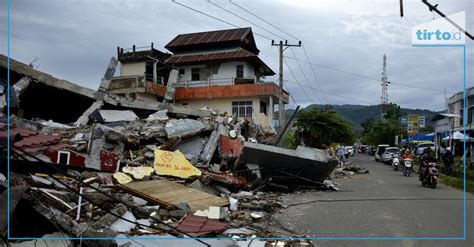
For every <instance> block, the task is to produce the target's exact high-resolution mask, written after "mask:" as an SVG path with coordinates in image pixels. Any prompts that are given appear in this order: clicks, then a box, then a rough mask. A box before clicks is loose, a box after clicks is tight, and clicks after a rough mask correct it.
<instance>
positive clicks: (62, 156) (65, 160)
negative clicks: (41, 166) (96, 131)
mask: <svg viewBox="0 0 474 247" xmlns="http://www.w3.org/2000/svg"><path fill="white" fill-rule="evenodd" d="M70 159H71V152H68V151H58V160H57V161H56V163H58V164H62V165H69V161H70Z"/></svg>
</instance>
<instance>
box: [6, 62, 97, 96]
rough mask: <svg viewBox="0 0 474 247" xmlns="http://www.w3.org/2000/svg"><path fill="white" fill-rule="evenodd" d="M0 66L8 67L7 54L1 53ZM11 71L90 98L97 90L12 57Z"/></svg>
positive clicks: (11, 82) (13, 82)
mask: <svg viewBox="0 0 474 247" xmlns="http://www.w3.org/2000/svg"><path fill="white" fill-rule="evenodd" d="M0 67H1V68H4V69H8V62H7V56H5V55H3V54H0ZM10 71H12V72H14V73H16V74H18V75H20V76H28V77H30V78H32V79H34V80H36V81H37V82H39V83H42V84H45V85H48V86H51V87H55V88H58V89H61V90H68V91H71V92H74V93H77V94H80V95H83V96H86V97H89V98H94V93H95V90H92V89H90V88H86V87H83V86H80V85H78V84H76V83H73V82H70V81H67V80H64V79H59V78H56V77H54V76H52V75H50V74H46V73H43V72H41V71H38V70H36V69H34V68H32V67H30V66H29V65H27V64H24V63H22V62H19V61H17V60H15V59H13V58H11V57H10ZM15 83H16V81H10V85H14V84H15Z"/></svg>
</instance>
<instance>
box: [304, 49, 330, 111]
mask: <svg viewBox="0 0 474 247" xmlns="http://www.w3.org/2000/svg"><path fill="white" fill-rule="evenodd" d="M301 48H303V52H304V54H305V56H306V60H307V62H308V63H309V67H310V68H311V72H312V73H313V76H314V79H315V80H316V83H317V84H318V88H319V89H320V90H321V93H322V95H323V98H324V100H326V102H327V103H328V105H329V106H331V103H330V102H329V100H328V98H327V97H326V94H325V93H324V91H323V88H322V87H321V84H320V83H319V80H318V77H317V76H316V72H315V71H314V68H313V65H312V64H311V61H310V60H309V55H308V52H307V51H306V48H305V47H304V44H303V43H302V44H301ZM295 57H296V56H295Z"/></svg>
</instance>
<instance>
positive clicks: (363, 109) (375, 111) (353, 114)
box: [277, 104, 437, 134]
mask: <svg viewBox="0 0 474 247" xmlns="http://www.w3.org/2000/svg"><path fill="white" fill-rule="evenodd" d="M312 108H324V109H325V108H326V106H324V105H314V104H313V105H309V106H307V107H306V108H304V109H303V111H307V110H309V109H312ZM332 109H333V110H334V111H335V112H337V113H338V114H339V115H341V117H343V118H344V119H346V120H347V121H349V122H351V123H353V132H354V133H355V134H358V133H360V132H361V131H362V129H363V128H362V126H361V123H363V122H364V121H366V120H367V119H369V118H373V119H379V118H380V105H370V106H365V105H333V106H332ZM401 111H402V113H406V114H418V115H421V116H425V118H426V124H427V125H428V126H432V125H433V123H432V122H431V119H432V118H433V117H434V115H436V113H437V112H433V111H430V110H423V109H407V108H402V109H401ZM293 112H294V109H288V110H287V111H286V114H287V115H288V116H291V114H292V113H293ZM277 115H278V114H277Z"/></svg>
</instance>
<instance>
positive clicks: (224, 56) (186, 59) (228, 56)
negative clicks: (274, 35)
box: [165, 49, 257, 65]
mask: <svg viewBox="0 0 474 247" xmlns="http://www.w3.org/2000/svg"><path fill="white" fill-rule="evenodd" d="M252 58H257V55H255V54H253V53H251V52H249V51H247V50H244V49H238V50H236V51H228V52H216V53H206V54H196V55H183V56H172V57H170V58H169V59H168V60H166V62H165V63H167V64H175V65H176V64H187V63H196V62H211V61H223V60H236V59H252Z"/></svg>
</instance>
